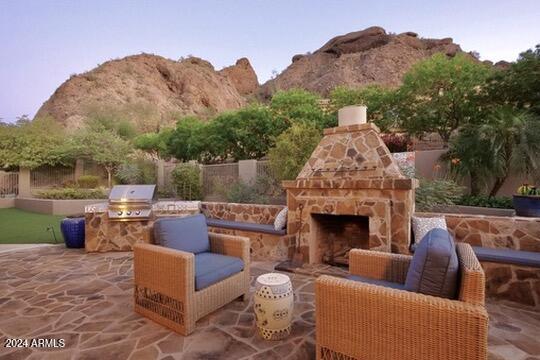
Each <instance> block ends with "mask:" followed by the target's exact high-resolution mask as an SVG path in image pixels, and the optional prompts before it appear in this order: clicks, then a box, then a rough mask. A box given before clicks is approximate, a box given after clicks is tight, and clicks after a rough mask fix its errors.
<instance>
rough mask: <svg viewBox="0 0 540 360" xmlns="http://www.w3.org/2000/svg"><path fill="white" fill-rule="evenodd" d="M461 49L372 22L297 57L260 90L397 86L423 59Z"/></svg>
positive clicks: (320, 90)
mask: <svg viewBox="0 0 540 360" xmlns="http://www.w3.org/2000/svg"><path fill="white" fill-rule="evenodd" d="M461 51H462V50H461V48H460V46H459V45H457V44H455V43H454V42H453V40H452V39H451V38H445V39H423V38H420V37H418V35H417V34H416V33H414V32H405V33H402V34H397V35H396V34H392V33H387V32H386V30H384V29H383V28H381V27H370V28H367V29H365V30H362V31H357V32H352V33H349V34H346V35H341V36H337V37H335V38H333V39H331V40H330V41H328V42H327V43H326V44H324V45H323V46H322V47H321V48H320V49H318V50H316V51H315V52H313V53H307V54H304V55H295V56H293V58H292V64H291V65H289V67H287V68H286V69H285V70H284V71H283V72H282V73H281V74H279V75H278V76H277V77H276V78H274V79H272V80H270V81H268V82H267V83H265V84H264V85H263V86H262V91H261V92H262V94H263V96H265V97H268V96H269V95H271V94H272V93H273V92H275V91H277V90H286V89H290V88H304V89H307V90H310V91H314V92H318V93H320V94H323V95H325V94H328V92H330V91H331V90H332V89H333V88H335V87H336V86H338V85H344V86H350V87H358V86H364V85H368V84H380V85H384V86H397V85H399V84H400V83H401V79H402V77H403V75H404V74H405V73H406V72H407V70H409V69H410V67H411V66H412V65H413V64H414V63H416V62H418V61H419V60H422V59H425V58H427V57H430V56H431V55H433V54H435V53H444V54H446V55H448V56H454V55H455V54H457V53H458V52H461Z"/></svg>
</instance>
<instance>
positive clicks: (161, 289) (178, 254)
mask: <svg viewBox="0 0 540 360" xmlns="http://www.w3.org/2000/svg"><path fill="white" fill-rule="evenodd" d="M133 253H134V254H133V272H134V281H135V285H136V286H137V287H139V288H148V289H152V290H153V291H156V292H158V293H160V294H164V295H167V296H170V297H172V298H174V299H185V298H186V295H187V294H190V293H193V292H194V291H195V256H194V255H193V254H192V253H188V252H185V251H180V250H175V249H169V248H165V247H162V246H159V245H152V244H135V245H134V247H133Z"/></svg>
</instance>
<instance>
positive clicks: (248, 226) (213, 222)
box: [206, 218, 287, 235]
mask: <svg viewBox="0 0 540 360" xmlns="http://www.w3.org/2000/svg"><path fill="white" fill-rule="evenodd" d="M206 223H207V224H208V226H214V227H219V228H224V229H233V230H241V231H252V232H258V233H264V234H271V235H285V234H287V230H286V229H282V230H276V229H275V228H274V225H273V224H255V223H248V222H242V221H232V220H222V219H212V218H207V219H206Z"/></svg>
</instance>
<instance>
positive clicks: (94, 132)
mask: <svg viewBox="0 0 540 360" xmlns="http://www.w3.org/2000/svg"><path fill="white" fill-rule="evenodd" d="M65 149H66V150H65V152H69V153H71V154H73V155H74V156H76V157H78V158H88V159H91V160H93V161H95V162H96V163H98V164H100V165H102V166H103V168H104V169H105V171H107V184H108V186H109V187H111V186H112V174H113V172H114V171H115V170H116V168H117V167H118V166H119V165H120V164H122V163H123V162H125V161H126V159H127V158H128V156H129V155H130V154H131V152H132V151H133V148H132V145H131V144H130V143H129V142H128V141H126V140H124V139H122V138H121V137H120V136H119V135H117V134H115V133H114V132H112V131H109V130H106V129H103V128H101V129H95V128H94V129H92V128H87V129H84V130H82V131H81V133H79V134H77V135H75V136H74V137H73V138H72V139H71V141H69V142H68V143H67V144H66V145H65Z"/></svg>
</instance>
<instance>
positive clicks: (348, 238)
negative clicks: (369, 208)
mask: <svg viewBox="0 0 540 360" xmlns="http://www.w3.org/2000/svg"><path fill="white" fill-rule="evenodd" d="M311 218H312V223H313V225H314V230H315V234H314V235H315V241H316V244H317V246H315V247H314V248H315V249H314V250H316V251H317V254H315V256H316V258H318V259H319V261H322V262H324V263H327V264H330V265H340V266H348V264H349V251H350V250H351V249H355V248H360V249H369V217H367V216H358V215H333V214H311Z"/></svg>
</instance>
